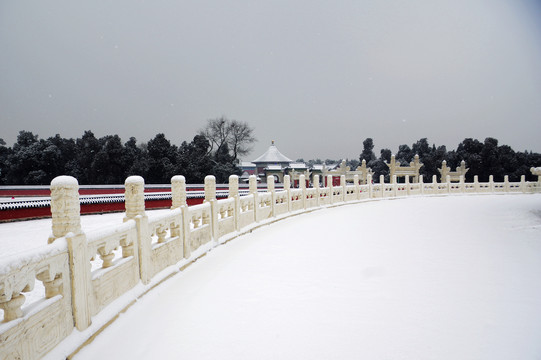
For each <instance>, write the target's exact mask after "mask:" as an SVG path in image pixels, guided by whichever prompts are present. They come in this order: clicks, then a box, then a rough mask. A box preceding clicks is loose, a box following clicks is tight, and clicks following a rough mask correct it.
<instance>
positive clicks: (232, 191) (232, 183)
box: [228, 175, 239, 198]
mask: <svg viewBox="0 0 541 360" xmlns="http://www.w3.org/2000/svg"><path fill="white" fill-rule="evenodd" d="M238 195H239V177H238V176H237V175H231V176H229V195H228V197H229V198H234V197H235V196H238Z"/></svg>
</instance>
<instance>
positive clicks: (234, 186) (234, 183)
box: [227, 175, 240, 231]
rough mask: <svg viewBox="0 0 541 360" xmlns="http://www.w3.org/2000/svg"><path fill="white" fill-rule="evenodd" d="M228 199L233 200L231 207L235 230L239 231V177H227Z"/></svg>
mask: <svg viewBox="0 0 541 360" xmlns="http://www.w3.org/2000/svg"><path fill="white" fill-rule="evenodd" d="M227 196H228V197H229V198H233V199H235V203H234V205H233V207H234V209H233V213H234V215H235V216H234V218H235V220H234V221H235V230H237V231H239V230H240V227H239V226H240V220H239V213H240V200H239V177H238V176H237V175H230V176H229V194H228V195H227Z"/></svg>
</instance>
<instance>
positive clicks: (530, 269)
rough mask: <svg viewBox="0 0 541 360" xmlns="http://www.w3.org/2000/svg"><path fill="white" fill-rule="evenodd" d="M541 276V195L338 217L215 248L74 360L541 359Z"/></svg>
mask: <svg viewBox="0 0 541 360" xmlns="http://www.w3.org/2000/svg"><path fill="white" fill-rule="evenodd" d="M84 221H85V220H83V227H84V226H85V225H84ZM90 223H91V222H90ZM90 223H88V226H92V225H91V224H90ZM2 226H3V225H2ZM539 274H541V194H531V195H472V196H453V197H413V198H406V199H399V200H382V201H368V202H364V203H357V204H352V205H346V206H341V207H336V208H325V209H321V210H319V211H315V212H312V213H310V214H302V215H299V216H295V217H291V218H287V219H285V220H282V221H280V222H277V223H275V224H271V225H269V226H264V227H262V228H259V229H257V230H255V231H253V232H252V233H249V234H246V235H244V236H241V237H239V238H237V239H235V240H233V241H231V242H228V243H227V244H225V245H222V246H218V247H216V248H214V249H213V250H212V251H211V252H209V253H208V254H207V256H205V257H203V258H201V259H200V260H198V261H196V262H195V263H193V264H192V265H191V266H189V267H187V268H186V269H183V270H182V271H180V272H179V273H177V274H176V275H175V276H173V277H171V278H169V279H168V280H166V281H164V282H163V283H161V284H160V285H159V286H157V287H156V288H154V289H153V290H152V291H150V292H148V293H147V294H146V295H144V296H142V297H140V298H139V299H138V300H137V302H136V303H135V304H133V305H132V306H131V307H130V308H129V309H128V310H127V311H126V312H125V313H123V314H120V316H119V318H118V319H117V320H116V321H114V322H113V323H112V324H111V325H109V326H108V327H107V328H106V329H105V330H104V331H103V332H102V333H101V334H99V335H98V336H97V337H96V338H95V339H94V340H93V341H92V342H91V343H90V344H89V345H87V346H85V347H84V348H82V350H81V351H79V352H78V353H77V354H76V355H75V356H74V357H73V359H76V360H83V359H95V358H97V357H102V356H104V355H106V356H107V357H108V358H124V359H136V358H137V359H138V358H160V359H178V358H186V359H217V358H219V359H412V360H413V359H415V360H417V359H450V360H451V359H452V360H456V359H462V360H464V359H476V360H479V359H487V360H495V359H502V360H508V359H522V360H524V359H538V358H539V357H540V356H541V342H540V341H539V336H540V334H541V282H539ZM77 336H78V332H77V331H75V332H74V334H72V335H71V336H70V337H68V338H67V339H66V340H64V341H63V342H62V343H61V344H60V345H59V346H58V347H57V348H56V349H54V350H53V351H52V352H51V353H50V354H49V355H48V356H47V357H46V358H47V359H58V358H63V357H64V356H66V355H67V354H69V351H68V350H66V349H69V348H70V347H73V344H74V343H77V341H78V339H77Z"/></svg>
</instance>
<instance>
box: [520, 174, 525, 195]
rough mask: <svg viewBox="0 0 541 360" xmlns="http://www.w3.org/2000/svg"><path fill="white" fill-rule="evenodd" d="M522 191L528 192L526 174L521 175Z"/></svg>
mask: <svg viewBox="0 0 541 360" xmlns="http://www.w3.org/2000/svg"><path fill="white" fill-rule="evenodd" d="M520 191H522V192H526V175H521V176H520Z"/></svg>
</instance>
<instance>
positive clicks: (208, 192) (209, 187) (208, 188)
mask: <svg viewBox="0 0 541 360" xmlns="http://www.w3.org/2000/svg"><path fill="white" fill-rule="evenodd" d="M205 202H209V203H210V219H209V223H210V227H211V229H210V233H211V235H212V238H213V239H214V241H218V237H217V236H216V233H217V230H218V213H217V210H216V178H215V177H214V175H207V176H205ZM203 218H204V217H203Z"/></svg>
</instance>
